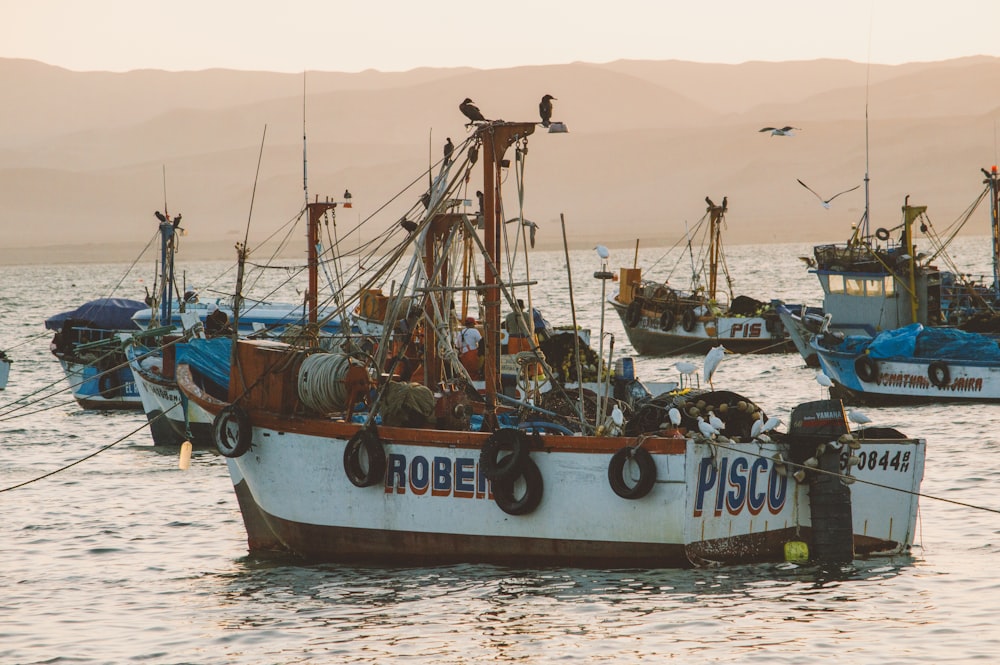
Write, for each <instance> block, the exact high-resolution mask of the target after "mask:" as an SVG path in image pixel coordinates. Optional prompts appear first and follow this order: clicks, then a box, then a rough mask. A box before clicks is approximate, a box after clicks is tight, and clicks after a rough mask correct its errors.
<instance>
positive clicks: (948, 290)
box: [778, 166, 1000, 367]
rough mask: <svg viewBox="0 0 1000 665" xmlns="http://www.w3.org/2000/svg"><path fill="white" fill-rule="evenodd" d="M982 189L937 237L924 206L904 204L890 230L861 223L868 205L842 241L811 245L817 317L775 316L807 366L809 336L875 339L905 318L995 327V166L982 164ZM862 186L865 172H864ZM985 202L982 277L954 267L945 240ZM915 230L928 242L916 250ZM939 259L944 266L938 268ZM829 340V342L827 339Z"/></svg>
mask: <svg viewBox="0 0 1000 665" xmlns="http://www.w3.org/2000/svg"><path fill="white" fill-rule="evenodd" d="M982 172H983V174H984V175H985V176H986V178H985V180H984V181H983V183H984V185H985V188H984V189H983V190H982V191H981V192H980V194H979V195H978V197H977V199H976V201H975V202H974V203H973V204H972V205H971V206H970V207H969V208H968V209H967V211H966V213H965V214H964V216H963V218H962V219H961V220H959V221H960V223H959V224H958V225H957V228H952V229H949V231H948V232H947V233H946V234H944V236H941V235H938V234H937V232H936V231H935V229H934V226H933V224H932V223H931V221H930V218H929V217H928V216H927V207H926V206H911V205H909V202H908V201H907V202H906V203H905V204H904V205H903V209H902V220H901V221H900V223H899V224H898V225H897V226H895V227H892V228H878V229H876V230H875V231H874V232H873V233H872V232H871V231H870V229H869V225H868V212H867V209H866V211H865V213H864V216H863V217H862V220H861V223H860V224H858V225H856V226H855V228H854V230H853V232H852V234H851V237H850V239H849V240H848V241H847V242H846V243H844V244H839V245H837V244H834V245H830V244H824V245H817V246H816V247H814V248H813V255H814V256H813V257H809V258H807V263H808V264H809V271H810V272H812V273H813V274H815V275H816V277H817V278H818V279H819V283H820V286H821V287H822V289H823V306H822V312H823V314H825V318H824V317H823V316H822V315H821V316H812V317H808V316H805V317H804V316H802V314H801V312H796V311H791V309H784V310H783V309H782V308H780V307H779V309H778V311H779V314H780V316H781V320H782V322H783V323H784V325H785V328H786V329H787V330H788V332H789V334H790V335H791V338H792V340H793V341H794V342H795V346H796V348H797V349H798V351H799V353H800V354H801V355H802V357H803V359H804V360H805V361H806V364H807V365H810V366H814V367H815V366H817V365H818V364H819V362H818V359H817V356H816V349H815V346H814V345H813V344H812V339H813V338H814V337H816V336H817V335H824V334H839V335H840V336H841V337H844V336H850V335H866V336H868V337H874V336H875V335H877V334H878V333H880V332H882V331H887V330H895V329H897V328H901V327H904V326H907V325H909V324H912V323H919V324H921V325H922V326H924V327H928V328H930V327H951V328H959V329H962V330H967V331H970V332H978V333H987V334H993V335H996V334H997V333H1000V315H998V311H1000V275H998V256H1000V234H998V223H1000V222H998V181H997V167H995V166H994V167H993V168H992V169H991V170H990V171H986V170H985V169H982ZM865 183H866V189H867V178H866V181H865ZM987 197H988V198H989V200H990V201H991V206H990V210H991V212H990V218H991V229H992V249H993V252H992V254H993V275H992V284H990V283H989V282H988V281H987V279H985V278H983V277H977V276H974V275H970V274H968V271H963V270H961V269H960V268H959V267H958V266H957V265H956V264H955V262H954V261H953V260H952V259H951V257H950V256H949V255H948V253H947V248H948V245H949V244H950V242H951V241H952V240H953V239H954V238H955V237H956V234H957V232H958V231H959V230H960V229H961V228H962V226H964V225H965V223H966V222H968V220H969V219H970V218H971V216H972V214H973V213H974V212H975V211H976V209H977V208H978V206H979V205H980V204H981V203H982V201H984V200H986V199H987ZM917 230H919V231H920V232H921V233H923V234H924V235H925V237H926V239H927V240H928V242H929V244H930V248H928V252H926V253H925V252H920V251H918V250H917V246H916V240H915V234H916V231H917ZM938 262H941V263H942V264H943V265H944V267H939V266H938V265H937V263H938ZM827 344H829V342H827Z"/></svg>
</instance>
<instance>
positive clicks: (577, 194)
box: [0, 57, 1000, 262]
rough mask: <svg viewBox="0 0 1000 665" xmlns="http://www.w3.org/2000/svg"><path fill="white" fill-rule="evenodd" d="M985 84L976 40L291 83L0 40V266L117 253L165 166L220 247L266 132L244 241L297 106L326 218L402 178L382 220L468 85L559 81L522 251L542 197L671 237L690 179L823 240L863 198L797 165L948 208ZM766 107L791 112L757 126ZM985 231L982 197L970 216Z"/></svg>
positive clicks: (698, 199)
mask: <svg viewBox="0 0 1000 665" xmlns="http://www.w3.org/2000/svg"><path fill="white" fill-rule="evenodd" d="M998 84H1000V59H996V58H987V57H977V58H965V59H960V60H953V61H946V62H931V63H911V64H907V65H900V66H872V67H870V68H869V67H868V66H867V65H865V64H862V63H853V62H847V61H832V60H817V61H810V62H786V63H762V62H751V63H744V64H741V65H718V64H711V65H709V64H699V63H686V62H678V61H664V62H635V61H621V62H614V63H608V64H587V63H574V64H570V65H559V66H540V67H519V68H513V69H504V70H474V69H468V68H456V69H419V70H413V71H411V72H404V73H380V72H374V71H371V72H363V73H360V74H346V73H336V72H310V73H308V74H307V75H306V76H305V87H306V92H307V94H306V97H305V100H304V103H303V96H302V91H303V76H302V75H293V74H277V73H268V72H237V71H226V70H207V71H202V72H158V71H134V72H128V73H125V74H112V73H106V72H70V71H67V70H63V69H59V68H56V67H50V66H48V65H44V64H41V63H37V62H32V61H25V60H10V59H7V60H4V59H0V85H3V88H4V89H5V90H7V91H10V92H11V94H10V95H8V99H7V100H6V101H5V104H4V105H3V106H2V107H0V231H2V232H3V234H4V235H3V237H4V243H3V248H2V249H0V262H11V261H36V260H38V261H62V260H73V257H74V254H75V250H74V249H73V248H74V247H77V248H78V251H79V256H80V257H84V258H85V259H86V260H102V259H108V258H109V257H119V258H120V257H122V256H123V255H124V257H125V258H124V259H122V260H127V258H128V256H129V255H128V251H129V249H130V248H134V249H135V250H136V251H138V249H141V247H142V246H143V245H144V244H145V242H146V241H147V240H148V239H149V237H150V236H152V234H153V233H154V232H155V228H156V225H155V218H154V217H153V214H152V213H153V211H154V210H156V209H162V207H163V204H164V184H165V185H166V199H167V203H168V205H169V206H170V210H171V212H182V213H183V214H184V219H185V226H187V227H188V230H189V237H188V238H187V239H186V241H185V242H186V243H187V247H188V251H190V252H191V253H192V254H197V255H199V256H213V255H214V254H216V253H218V254H219V255H220V258H230V250H231V246H232V241H233V240H234V239H235V238H237V237H242V235H243V233H244V231H245V227H246V224H247V220H248V216H249V210H250V206H251V193H252V192H253V190H254V186H255V174H256V168H257V158H258V154H259V152H260V151H261V146H262V145H263V153H262V160H261V170H260V174H259V179H258V180H257V182H256V195H255V198H254V200H253V217H252V220H251V237H253V236H254V233H255V232H259V233H260V234H261V237H263V236H265V235H266V234H268V233H270V232H271V231H273V230H274V229H275V228H277V227H278V226H279V225H280V224H283V223H285V222H286V221H287V220H288V219H290V218H291V217H294V215H295V214H296V212H297V211H298V210H299V208H300V207H301V203H302V200H303V192H302V168H303V164H302V133H303V106H304V107H305V113H306V121H305V129H306V132H307V134H308V173H309V189H310V192H311V193H312V194H315V195H320V196H325V195H331V196H339V194H340V193H341V192H342V191H343V190H344V188H345V187H346V188H350V189H351V191H352V192H353V193H354V201H355V207H354V209H353V210H352V211H342V213H341V217H342V219H343V222H342V223H344V224H353V223H356V222H357V221H359V220H361V219H364V218H366V217H367V216H368V215H370V214H372V213H373V212H374V211H376V210H377V209H379V208H380V206H382V205H383V203H385V201H387V200H388V199H390V198H391V197H393V196H395V195H397V194H398V193H399V192H401V191H402V190H403V189H404V188H405V187H406V186H407V185H408V184H410V183H411V182H413V181H414V179H417V182H418V183H419V185H418V186H417V187H415V188H414V189H412V190H410V191H408V192H406V193H405V194H404V195H403V196H401V197H400V200H399V203H397V204H395V205H394V206H390V207H389V208H388V209H387V210H386V211H385V212H384V213H383V216H384V217H385V219H384V222H385V223H391V222H392V220H394V219H396V218H397V217H393V215H398V214H400V210H404V209H405V208H406V207H408V206H409V204H410V203H411V202H412V201H414V200H415V199H416V197H417V196H419V194H420V192H421V190H420V187H422V186H423V182H424V180H422V179H420V177H419V176H420V173H421V172H422V170H423V169H426V167H427V165H428V162H429V161H430V160H431V159H434V160H436V159H438V158H439V156H440V154H441V152H440V148H441V145H442V144H443V142H444V139H445V137H449V136H450V137H452V139H453V140H454V141H455V142H456V143H458V142H460V141H461V140H464V138H465V137H466V135H467V134H466V131H467V130H466V129H465V127H464V126H463V125H464V122H465V119H464V117H463V116H462V115H461V114H460V113H459V112H458V108H457V105H458V102H460V101H461V99H462V98H464V97H466V96H469V97H472V98H473V99H474V100H476V102H477V103H478V104H479V106H480V108H481V109H482V110H483V111H484V113H486V114H487V116H488V117H491V118H504V119H507V120H535V119H537V104H538V99H539V98H540V97H541V96H542V95H543V94H546V93H550V94H553V95H555V96H556V97H557V101H556V102H555V109H556V110H555V114H554V115H555V118H556V119H558V120H561V121H564V122H565V123H566V124H567V125H568V127H569V129H570V133H568V134H561V135H553V134H546V133H542V132H536V134H535V135H534V136H532V137H531V139H530V141H529V146H530V149H529V153H528V158H527V160H526V179H527V180H528V188H527V192H528V195H527V198H526V199H525V215H526V216H527V217H529V218H530V219H532V220H535V221H536V222H537V223H539V225H540V227H541V228H540V231H539V235H538V239H539V244H540V246H542V247H554V246H561V243H562V237H561V234H560V230H559V229H560V226H559V223H558V219H559V215H560V214H564V215H565V216H566V220H567V225H568V226H569V227H570V228H571V231H572V233H571V243H573V244H574V245H575V246H580V247H582V246H586V245H592V244H593V243H594V242H598V241H599V242H602V243H604V244H608V245H615V244H618V245H624V244H632V243H634V242H635V240H636V239H641V241H642V242H643V243H644V244H645V245H662V244H670V243H673V242H674V240H675V239H676V238H677V237H678V236H679V235H680V234H681V233H683V228H684V222H685V221H689V222H690V221H694V220H697V219H698V218H699V217H700V216H701V215H702V214H703V212H704V203H703V199H704V197H705V196H706V195H710V196H712V197H713V198H716V199H721V197H722V196H728V197H729V201H730V214H729V216H728V222H729V228H728V229H727V232H726V233H727V235H726V238H727V242H730V243H747V242H777V241H782V242H784V241H839V240H842V239H844V237H845V236H846V234H847V233H848V231H849V229H850V226H851V224H852V223H854V222H856V221H857V220H858V219H859V218H860V216H861V213H862V212H863V209H864V193H863V189H859V190H856V191H855V192H852V193H850V194H847V195H844V196H843V197H840V198H838V199H837V200H836V201H835V202H834V205H833V207H832V208H831V209H830V210H826V209H824V208H822V207H821V206H820V205H819V203H818V201H817V200H816V199H815V198H814V197H813V196H812V195H811V194H809V192H807V191H805V190H804V189H803V188H802V187H800V186H799V184H798V183H797V182H796V179H797V178H798V179H802V180H803V181H805V182H807V183H809V185H810V186H811V187H813V188H814V189H816V190H817V191H820V192H829V193H831V194H832V193H835V192H837V191H841V190H843V189H847V188H849V187H852V186H854V185H855V184H860V183H862V181H863V179H864V176H865V172H866V163H867V169H868V171H869V173H870V176H871V181H870V184H871V187H870V192H871V209H872V220H873V224H874V225H875V226H886V227H891V226H894V225H895V224H897V223H898V221H899V208H900V206H901V205H902V202H903V200H904V198H905V197H906V196H907V195H909V196H910V201H911V203H920V204H926V205H928V206H929V207H930V208H929V213H930V216H931V219H932V220H933V221H934V223H935V224H936V225H941V226H944V225H945V224H947V223H950V222H952V221H953V220H955V219H957V218H958V217H959V216H960V215H961V214H962V212H963V211H964V210H965V208H966V207H967V206H968V205H969V204H970V203H971V202H972V201H973V200H974V199H975V198H976V196H977V195H978V193H979V192H980V191H981V189H982V183H981V180H982V178H981V173H980V170H979V169H980V168H983V167H987V168H988V167H989V166H991V165H992V164H993V163H994V162H995V161H996V160H997V156H996V155H997V147H996V145H995V140H996V139H995V135H996V119H997V117H998V114H1000V85H998ZM866 107H867V112H868V118H869V121H868V126H867V129H868V141H869V144H868V150H867V161H866V146H865V133H866V124H865V112H866ZM784 124H790V125H794V126H796V127H801V128H802V131H800V132H798V133H797V135H796V136H794V137H772V136H770V135H767V134H761V133H760V132H758V129H760V128H761V127H763V126H766V125H784ZM265 127H266V136H265ZM262 139H263V143H262ZM476 188H477V183H476V182H475V181H473V182H471V183H470V191H469V195H470V197H472V194H473V192H474V191H475V189H476ZM515 203H516V201H515V199H514V198H513V197H510V198H509V199H508V200H507V201H506V202H505V204H506V206H507V208H508V210H511V209H513V208H514V206H515ZM514 212H516V209H515V210H514ZM610 229H613V231H612V230H610ZM987 230H988V213H987V211H986V210H985V209H982V210H980V211H978V212H977V213H976V215H975V216H974V217H973V218H972V220H971V221H970V222H969V225H968V232H969V233H970V234H971V233H975V234H983V233H986V232H987ZM49 246H53V247H49ZM55 246H58V247H55ZM43 248H48V249H43Z"/></svg>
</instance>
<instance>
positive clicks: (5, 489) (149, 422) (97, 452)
mask: <svg viewBox="0 0 1000 665" xmlns="http://www.w3.org/2000/svg"><path fill="white" fill-rule="evenodd" d="M180 404H181V403H180V402H177V403H176V404H174V405H173V406H171V407H170V408H169V409H167V410H165V411H164V412H163V413H161V414H159V415H158V416H156V417H155V418H153V419H152V420H147V421H146V422H144V423H143V424H142V425H140V426H139V427H137V428H135V429H134V430H132V431H131V432H129V433H128V434H126V435H125V436H123V437H121V438H119V439H118V440H116V441H112V442H111V443H109V444H108V445H106V446H104V447H103V448H98V449H97V450H95V451H94V452H92V453H90V454H89V455H87V456H85V457H81V458H80V459H78V460H76V461H75V462H70V463H69V464H67V465H66V466H62V467H60V468H58V469H55V470H53V471H49V472H48V473H44V474H42V475H40V476H38V477H36V478H32V479H30V480H25V481H24V482H23V483H18V484H16V485H11V486H10V487H2V488H0V493H3V492H9V491H11V490H16V489H19V488H21V487H25V486H26V485H30V484H32V483H36V482H38V481H39V480H44V479H46V478H49V477H51V476H54V475H56V474H57V473H62V472H63V471H65V470H67V469H70V468H72V467H74V466H76V465H77V464H80V463H82V462H86V461H87V460H89V459H92V458H94V457H97V456H98V455H100V454H101V453H103V452H104V451H106V450H110V449H111V448H114V447H115V446H117V445H118V444H119V443H121V442H122V441H124V440H126V439H128V438H129V437H131V436H132V435H134V434H137V433H138V432H140V431H141V430H143V429H145V428H146V427H149V426H151V425H152V424H153V423H154V422H156V421H157V420H159V419H160V418H163V417H165V416H166V415H167V414H168V413H170V412H171V411H173V410H174V409H175V408H176V407H178V406H180Z"/></svg>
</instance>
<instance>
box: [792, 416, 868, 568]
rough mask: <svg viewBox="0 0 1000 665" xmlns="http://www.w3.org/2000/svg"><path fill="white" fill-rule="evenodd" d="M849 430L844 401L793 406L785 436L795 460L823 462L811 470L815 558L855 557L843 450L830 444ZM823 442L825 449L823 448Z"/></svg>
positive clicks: (793, 460) (813, 549)
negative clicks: (842, 471)
mask: <svg viewBox="0 0 1000 665" xmlns="http://www.w3.org/2000/svg"><path fill="white" fill-rule="evenodd" d="M849 431H850V430H849V428H848V425H847V417H846V415H845V414H844V405H843V402H841V401H840V400H819V401H816V402H806V403H804V404H800V405H798V406H797V407H795V408H794V409H793V410H792V422H791V426H790V427H789V429H788V435H787V436H786V437H785V439H784V440H785V441H786V442H788V444H789V456H790V458H791V461H792V462H795V463H796V464H802V463H803V462H804V461H806V460H807V459H809V458H810V457H815V458H816V459H817V461H818V462H819V464H818V465H817V466H816V467H815V468H816V469H817V470H818V473H817V472H809V471H807V478H808V482H809V508H810V517H811V521H812V548H811V549H812V558H813V559H815V560H818V561H829V562H838V563H842V562H847V561H852V560H853V559H854V525H853V515H852V512H851V488H850V487H848V486H847V485H845V484H844V483H843V482H841V480H840V453H839V451H838V450H835V449H834V448H833V447H831V446H828V445H826V444H827V443H829V442H831V441H836V440H837V439H838V437H840V436H841V435H843V434H847V433H849ZM821 444H823V448H824V450H823V451H822V452H819V451H818V449H819V447H820V445H821Z"/></svg>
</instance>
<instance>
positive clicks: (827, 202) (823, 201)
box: [796, 178, 861, 210]
mask: <svg viewBox="0 0 1000 665" xmlns="http://www.w3.org/2000/svg"><path fill="white" fill-rule="evenodd" d="M796 180H798V182H799V184H800V185H802V186H803V187H805V188H806V189H808V190H809V191H810V192H812V193H813V194H814V195H815V196H816V198H817V199H819V202H820V204H822V206H823V207H824V208H826V209H827V210H829V209H830V201H832V200H834V199H835V198H837V197H838V196H840V195H841V194H846V193H847V192H853V191H854V190H855V189H857V188H858V187H860V186H861V185H855V186H854V187H851V188H850V189H845V190H844V191H842V192H837V193H836V194H834V195H833V196H831V197H830V198H828V199H824V198H823V197H822V196H820V195H819V194H816V191H815V190H814V189H813V188H812V187H810V186H809V185H807V184H806V183H804V182H802V181H801V180H799V179H798V178H796Z"/></svg>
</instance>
